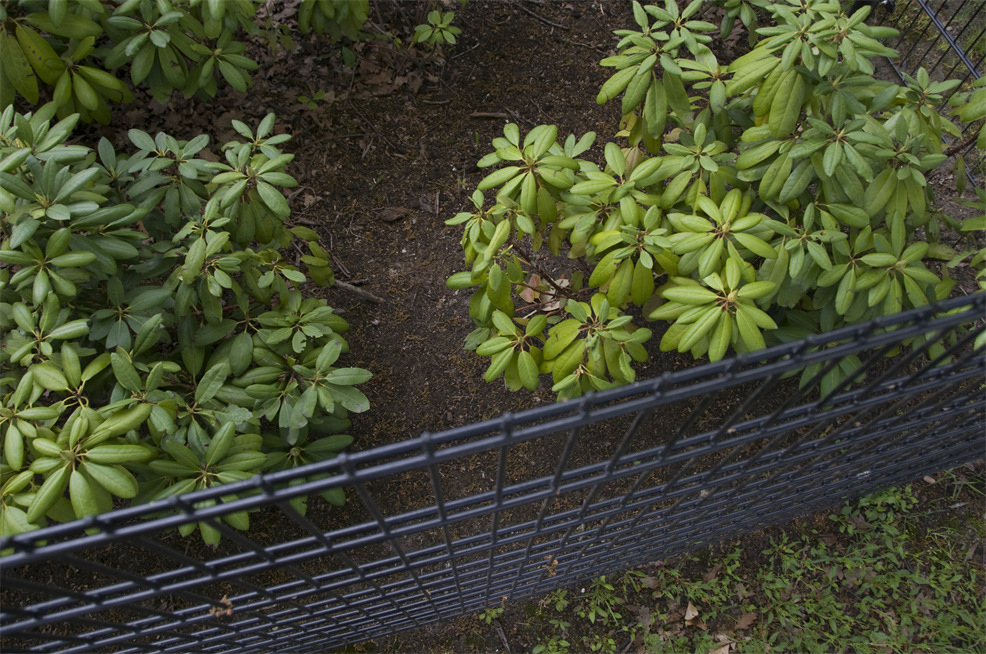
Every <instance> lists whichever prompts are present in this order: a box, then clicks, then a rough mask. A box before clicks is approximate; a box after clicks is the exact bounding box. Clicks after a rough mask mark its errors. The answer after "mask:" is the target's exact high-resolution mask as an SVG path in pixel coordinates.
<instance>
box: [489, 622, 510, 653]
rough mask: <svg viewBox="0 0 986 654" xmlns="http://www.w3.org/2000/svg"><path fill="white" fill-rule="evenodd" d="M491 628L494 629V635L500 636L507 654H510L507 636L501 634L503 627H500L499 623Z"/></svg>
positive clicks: (495, 623)
mask: <svg viewBox="0 0 986 654" xmlns="http://www.w3.org/2000/svg"><path fill="white" fill-rule="evenodd" d="M493 626H494V627H495V628H496V633H498V634H499V635H500V640H501V641H503V646H504V647H505V648H506V650H507V654H510V643H508V642H507V634H505V633H503V627H501V626H500V623H499V622H494V623H493Z"/></svg>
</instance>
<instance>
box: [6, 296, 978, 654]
mask: <svg viewBox="0 0 986 654" xmlns="http://www.w3.org/2000/svg"><path fill="white" fill-rule="evenodd" d="M984 315H986V293H978V294H976V295H973V296H969V297H965V298H960V299H957V300H952V301H949V302H946V303H944V304H942V305H939V306H937V307H925V308H923V309H919V310H915V311H911V312H907V313H902V314H899V315H897V316H893V317H890V318H886V319H882V320H880V321H877V322H874V323H869V324H864V325H859V326H854V327H850V328H846V329H842V330H839V331H837V332H832V333H830V334H827V335H824V336H823V337H813V338H809V339H807V340H804V341H800V342H796V343H790V344H787V345H783V346H778V347H774V348H770V349H768V350H764V351H761V352H757V353H755V354H753V355H749V356H740V357H737V358H734V359H732V360H728V361H721V362H718V363H715V364H709V365H703V366H700V367H695V368H690V369H685V370H681V371H679V372H675V373H669V374H665V375H664V376H662V377H660V378H657V379H653V380H650V381H645V382H639V383H636V384H633V385H630V386H626V387H622V388H618V389H614V390H612V391H608V392H605V393H600V394H598V395H593V396H587V397H585V398H582V399H581V400H579V401H573V402H565V403H559V404H555V405H550V406H543V407H540V408H538V409H536V410H533V411H529V412H525V413H519V414H516V415H504V416H503V417H502V418H500V419H497V420H491V421H487V422H482V423H477V424H473V425H469V426H466V427H461V428H458V429H454V430H451V431H447V432H443V433H440V434H423V435H422V436H420V437H419V438H416V439H413V440H409V441H405V442H399V443H394V444H392V445H387V446H384V447H380V448H376V449H373V450H370V451H366V452H359V453H354V454H348V455H341V456H339V457H338V458H336V459H334V460H332V461H327V462H323V463H320V464H317V465H314V466H310V467H308V468H305V469H299V470H296V471H291V472H284V473H277V474H269V475H265V476H262V477H257V478H255V479H253V480H249V481H245V482H241V483H238V484H231V485H228V486H225V487H223V488H222V489H216V490H212V491H206V492H202V493H198V494H195V495H190V496H185V497H178V498H171V499H170V500H168V501H165V502H161V503H157V504H155V505H151V506H138V507H133V508H129V509H126V510H121V511H117V512H114V513H110V514H105V515H102V516H96V517H90V518H88V519H86V520H82V521H79V522H75V523H71V524H64V525H59V526H55V527H50V528H47V529H44V530H42V531H37V532H33V533H28V534H21V535H18V536H16V537H14V538H10V539H6V540H4V541H3V542H2V543H0V549H2V550H4V551H5V552H6V555H5V556H3V557H2V558H0V572H2V575H3V589H2V593H3V608H2V611H0V629H2V642H0V646H2V649H3V651H4V652H12V651H19V650H28V651H39V652H47V651H56V650H57V651H82V650H96V651H121V652H140V651H164V652H171V651H177V652H188V651H195V652H224V653H225V652H271V651H298V652H319V651H325V650H326V649H331V648H335V647H340V646H344V645H347V644H351V643H355V642H358V641H361V640H365V639H369V638H374V637H378V636H381V635H385V634H390V633H394V632H396V631H398V630H402V629H407V628H412V627H416V626H421V625H424V624H427V623H431V622H435V621H438V620H441V619H443V618H448V617H452V616H458V615H463V614H468V613H471V612H475V611H478V610H481V609H483V608H485V607H488V606H495V605H499V604H500V602H501V598H511V599H517V598H519V597H524V596H530V595H534V594H541V593H544V592H547V591H550V590H552V589H554V588H556V587H559V586H562V585H569V584H572V583H574V582H576V581H578V580H582V579H586V578H590V577H593V576H596V575H599V574H604V573H609V572H613V571H615V570H620V569H625V568H626V567H628V566H633V565H636V564H642V563H645V562H649V561H652V560H655V559H659V558H662V557H666V556H669V555H672V554H675V553H679V552H683V551H686V550H689V549H691V548H694V547H696V546H699V545H702V544H707V543H711V542H714V541H716V540H719V539H722V538H727V537H734V536H737V535H740V534H743V533H745V532H748V531H751V530H756V529H759V528H762V527H765V526H767V525H771V524H774V523H777V522H779V521H783V520H785V519H790V518H792V517H794V516H799V515H803V514H805V513H807V512H811V511H813V510H817V509H821V508H824V507H830V506H833V505H834V504H837V503H838V502H840V501H841V500H843V499H845V498H850V497H854V496H858V495H860V494H862V493H865V492H867V491H871V490H873V489H876V488H880V487H886V486H890V485H893V484H897V483H900V482H906V481H910V480H913V479H916V478H920V477H921V476H923V475H925V474H929V473H933V472H936V471H940V470H942V469H946V468H949V467H951V466H955V465H958V464H961V463H963V462H968V461H971V460H975V459H977V458H980V457H982V456H983V453H984V441H983V435H984V430H986V392H984V389H986V386H984V380H986V356H984V351H983V348H981V347H980V348H979V349H974V342H975V339H976V337H977V336H978V335H980V334H982V332H983V329H984V326H983V318H984ZM836 367H841V368H843V369H844V370H850V369H852V368H854V367H857V370H856V372H855V373H854V374H852V375H851V376H850V377H849V378H847V379H846V380H845V381H844V382H843V383H842V384H840V385H838V386H836V387H835V388H834V389H832V390H831V391H830V392H829V393H828V394H827V395H825V396H824V397H819V383H820V380H821V379H823V378H824V377H825V375H827V374H828V373H829V371H831V370H833V369H835V368H836ZM299 482H300V483H299ZM292 484H293V485H292ZM340 487H341V488H345V489H346V494H347V497H348V505H347V513H346V515H344V516H342V517H344V518H345V520H342V521H341V524H336V525H333V524H332V523H333V521H335V522H340V521H339V520H337V519H336V518H335V517H334V516H336V515H337V514H339V512H326V511H324V510H322V509H324V507H321V505H320V504H319V501H316V500H315V499H314V496H315V494H317V493H319V492H320V491H324V490H325V489H329V488H340ZM401 489H409V490H410V492H411V495H412V497H411V499H407V498H403V499H401V500H400V501H395V499H394V498H395V497H400V490H401ZM233 491H240V492H249V493H252V494H250V495H249V496H247V497H243V498H242V499H239V500H236V501H231V502H228V503H219V504H217V505H215V506H209V507H206V508H196V505H197V504H198V503H200V502H201V501H203V500H207V499H216V500H219V499H221V497H222V496H224V495H228V494H229V493H230V492H233ZM395 493H396V494H395ZM299 497H310V498H312V499H310V501H309V506H308V513H307V515H306V516H302V515H301V514H300V513H299V512H298V511H297V510H296V506H295V505H293V504H292V503H291V501H290V500H292V499H293V498H299ZM162 509H169V510H171V511H177V513H178V514H177V515H164V516H163V517H160V516H162V513H161V511H162ZM244 509H250V510H258V512H257V513H256V514H255V517H254V522H255V523H257V526H256V528H255V529H253V530H251V531H250V532H247V533H243V532H238V531H236V530H234V529H232V528H230V527H228V526H227V525H225V524H224V523H223V522H222V521H221V517H222V516H223V515H225V514H229V513H232V512H236V511H242V510H244ZM155 515H157V516H159V517H154V516H155ZM340 515H341V514H340ZM190 521H205V522H207V523H209V524H211V525H212V526H213V527H214V528H216V529H218V530H219V531H220V532H222V535H223V544H222V545H221V546H220V549H219V550H218V551H214V552H213V551H211V550H204V548H201V549H202V550H204V551H194V552H189V551H188V549H187V548H189V547H190V546H189V544H188V543H189V541H187V540H180V539H178V538H176V537H174V536H173V534H172V532H173V530H174V529H175V528H176V527H178V526H179V525H182V524H186V523H188V522H190Z"/></svg>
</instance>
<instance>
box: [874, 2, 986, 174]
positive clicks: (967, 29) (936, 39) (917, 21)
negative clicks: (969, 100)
mask: <svg viewBox="0 0 986 654" xmlns="http://www.w3.org/2000/svg"><path fill="white" fill-rule="evenodd" d="M893 5H894V8H893V9H892V10H890V11H887V10H885V9H884V7H885V6H886V5H877V6H875V7H874V9H873V14H872V15H873V18H871V19H870V20H871V21H873V22H874V23H878V24H882V25H886V26H889V27H893V28H895V29H897V30H898V32H899V35H898V36H897V37H896V38H894V39H890V40H888V41H886V42H885V44H886V45H887V46H889V47H891V48H894V49H895V50H897V51H898V53H899V56H898V57H896V58H893V59H887V61H888V62H889V63H890V65H891V66H892V67H893V69H894V71H895V72H896V74H897V76H898V77H899V79H900V80H901V81H904V80H905V79H906V78H905V75H911V76H914V75H915V74H916V73H917V71H918V69H919V68H922V67H923V68H924V69H925V70H927V71H928V74H929V76H930V77H931V79H932V80H933V81H944V80H949V79H957V80H959V81H960V82H961V83H960V85H959V86H958V87H957V88H956V89H954V90H953V91H951V92H950V93H948V94H947V95H946V98H945V100H946V101H947V100H948V99H949V98H950V97H951V95H953V94H954V93H958V92H962V91H967V90H968V89H969V85H970V84H971V83H972V82H974V81H975V80H978V79H980V78H981V77H982V76H983V75H984V74H986V2H984V0H896V2H895V3H893ZM951 109H952V108H951V107H950V106H949V105H948V104H947V102H946V104H943V105H942V107H941V108H940V112H941V113H942V114H943V115H945V116H947V115H948V112H949V111H951ZM959 126H960V128H961V131H962V135H961V137H959V138H956V137H954V136H951V135H949V134H945V135H944V138H945V141H946V143H948V145H949V146H956V147H958V146H961V145H963V144H968V147H965V148H964V149H963V150H964V154H965V156H966V158H967V159H968V160H969V163H972V164H975V163H977V161H976V160H975V157H978V158H979V159H978V163H979V166H978V167H977V166H975V165H972V166H969V167H967V168H966V172H967V175H968V177H969V179H970V181H971V182H972V183H973V184H974V185H980V184H982V183H983V181H984V180H983V179H982V178H981V171H982V170H984V169H986V162H984V161H983V158H984V157H986V153H983V152H982V151H981V150H976V149H975V147H973V146H972V144H971V139H973V138H974V137H975V135H976V134H977V133H978V132H979V129H980V127H981V125H980V124H963V123H959Z"/></svg>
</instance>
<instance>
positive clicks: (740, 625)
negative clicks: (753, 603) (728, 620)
mask: <svg viewBox="0 0 986 654" xmlns="http://www.w3.org/2000/svg"><path fill="white" fill-rule="evenodd" d="M756 621H757V614H756V613H744V614H743V615H741V616H740V617H739V620H737V621H736V628H737V629H749V627H750V625H751V624H753V623H754V622H756Z"/></svg>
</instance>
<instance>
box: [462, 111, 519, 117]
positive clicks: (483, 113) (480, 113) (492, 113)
mask: <svg viewBox="0 0 986 654" xmlns="http://www.w3.org/2000/svg"><path fill="white" fill-rule="evenodd" d="M469 117H470V118H509V117H510V116H508V115H507V114H505V113H502V112H498V111H474V112H472V113H471V114H469Z"/></svg>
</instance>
